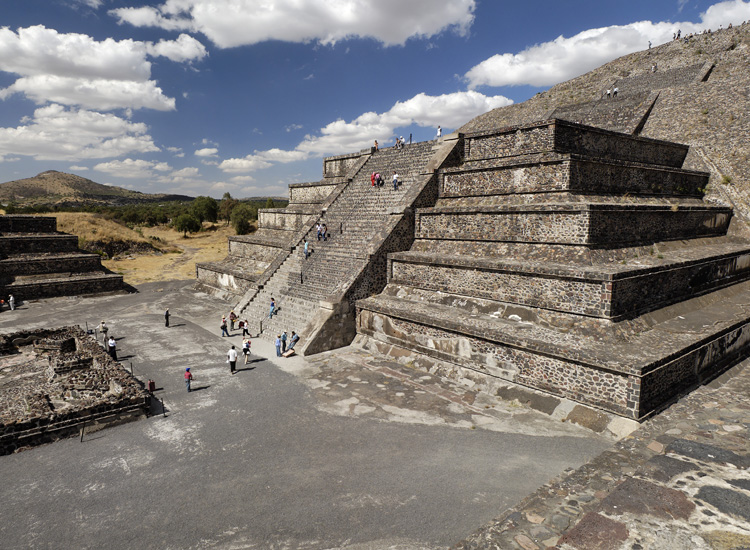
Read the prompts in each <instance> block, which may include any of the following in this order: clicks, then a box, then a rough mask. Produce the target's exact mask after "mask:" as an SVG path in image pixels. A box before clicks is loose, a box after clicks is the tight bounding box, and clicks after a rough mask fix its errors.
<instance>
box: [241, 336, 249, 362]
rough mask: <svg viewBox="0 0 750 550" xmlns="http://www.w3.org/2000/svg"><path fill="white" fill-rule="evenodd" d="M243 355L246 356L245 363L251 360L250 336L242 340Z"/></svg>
mask: <svg viewBox="0 0 750 550" xmlns="http://www.w3.org/2000/svg"><path fill="white" fill-rule="evenodd" d="M242 355H244V356H245V364H246V365H247V362H248V361H249V360H250V338H245V339H244V340H242Z"/></svg>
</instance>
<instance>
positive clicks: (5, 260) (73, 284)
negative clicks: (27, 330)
mask: <svg viewBox="0 0 750 550" xmlns="http://www.w3.org/2000/svg"><path fill="white" fill-rule="evenodd" d="M124 289H125V284H124V283H123V278H122V275H117V274H114V273H109V272H108V271H106V270H105V269H104V268H103V267H102V265H101V259H100V257H99V256H98V255H97V254H89V253H85V252H81V251H80V250H79V249H78V237H76V236H75V235H68V234H65V233H59V232H58V231H57V220H56V219H55V218H53V217H40V216H15V215H14V216H0V296H4V297H6V298H7V296H8V294H12V295H13V296H14V297H15V299H16V300H17V301H21V300H32V299H37V298H50V297H53V296H76V295H80V294H96V293H103V292H113V291H121V290H124Z"/></svg>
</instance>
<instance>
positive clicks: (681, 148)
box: [464, 120, 688, 168]
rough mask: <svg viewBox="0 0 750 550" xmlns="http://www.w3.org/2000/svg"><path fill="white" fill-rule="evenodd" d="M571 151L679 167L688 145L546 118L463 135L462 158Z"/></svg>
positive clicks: (470, 159) (683, 159) (471, 158)
mask: <svg viewBox="0 0 750 550" xmlns="http://www.w3.org/2000/svg"><path fill="white" fill-rule="evenodd" d="M547 152H550V153H551V152H556V153H575V154H579V155H584V156H590V157H606V158H607V159H610V160H624V161H629V162H641V163H644V164H654V165H659V166H671V167H673V168H680V167H682V164H683V162H684V161H685V157H686V156H687V152H688V146H687V145H681V144H678V143H671V142H667V141H661V140H655V139H648V138H642V137H636V136H632V135H626V134H621V133H616V132H611V131H608V130H602V129H600V128H594V127H593V126H585V125H583V124H575V123H572V122H568V121H565V120H548V121H543V122H535V123H532V124H526V125H522V126H514V127H512V128H502V129H499V130H491V131H487V132H476V133H471V134H467V135H466V143H465V144H464V158H465V160H466V161H478V160H482V159H497V158H502V157H513V156H519V155H528V154H536V153H547Z"/></svg>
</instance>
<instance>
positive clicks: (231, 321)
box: [229, 310, 237, 330]
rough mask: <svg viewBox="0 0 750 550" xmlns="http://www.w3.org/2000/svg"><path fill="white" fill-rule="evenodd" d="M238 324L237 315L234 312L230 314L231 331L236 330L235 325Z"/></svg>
mask: <svg viewBox="0 0 750 550" xmlns="http://www.w3.org/2000/svg"><path fill="white" fill-rule="evenodd" d="M236 322H237V315H236V314H235V312H234V310H232V311H230V312H229V330H234V324H235V323H236Z"/></svg>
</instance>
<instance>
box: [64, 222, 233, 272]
mask: <svg viewBox="0 0 750 550" xmlns="http://www.w3.org/2000/svg"><path fill="white" fill-rule="evenodd" d="M53 215H54V216H55V217H56V218H57V229H58V231H62V232H65V233H71V234H73V235H76V236H78V238H79V241H81V240H82V239H83V240H84V241H88V242H89V243H92V242H96V241H102V242H105V243H106V242H112V241H120V242H122V241H127V242H129V243H141V244H142V245H143V246H141V247H139V246H138V245H137V244H136V245H135V246H133V247H132V248H131V250H130V251H128V252H125V253H122V254H118V255H115V256H114V257H113V258H112V259H109V260H104V261H103V262H102V263H103V264H104V266H105V267H107V268H108V269H110V270H112V271H114V272H115V273H121V274H122V275H123V276H124V278H125V282H126V283H129V284H131V285H138V284H141V283H147V282H156V281H169V280H181V279H194V278H195V264H196V262H210V261H218V260H221V259H223V258H224V257H225V256H226V253H227V237H228V236H229V235H234V230H233V229H232V228H231V227H227V226H225V225H224V224H204V225H205V226H206V228H207V229H208V228H210V227H211V226H212V225H213V227H214V229H209V230H207V231H203V232H201V233H196V234H193V235H188V237H187V238H184V237H183V236H182V233H179V232H177V231H174V230H172V229H171V228H169V227H166V226H159V227H143V228H139V230H132V229H128V228H127V227H123V226H122V225H120V224H118V223H115V222H113V221H110V220H106V219H104V218H102V217H100V216H97V215H96V214H89V213H83V212H80V213H78V212H76V213H68V212H65V213H57V214H53ZM152 237H155V238H152ZM81 242H82V244H85V243H83V241H81ZM151 246H153V247H155V250H154V249H150V250H149V248H150V247H151ZM139 248H140V249H139ZM133 249H135V250H138V251H135V252H134V251H133Z"/></svg>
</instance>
